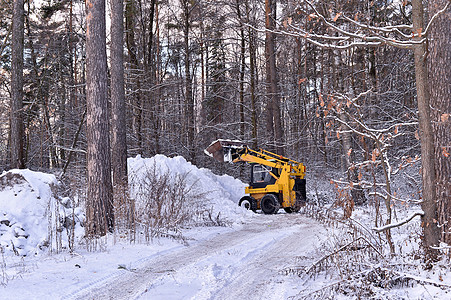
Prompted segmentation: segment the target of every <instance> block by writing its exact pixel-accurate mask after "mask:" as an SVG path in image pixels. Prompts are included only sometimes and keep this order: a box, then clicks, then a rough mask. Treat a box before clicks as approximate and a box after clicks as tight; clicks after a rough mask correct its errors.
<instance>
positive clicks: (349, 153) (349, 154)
mask: <svg viewBox="0 0 451 300" xmlns="http://www.w3.org/2000/svg"><path fill="white" fill-rule="evenodd" d="M351 153H352V148H350V149H349V150H348V156H351Z"/></svg>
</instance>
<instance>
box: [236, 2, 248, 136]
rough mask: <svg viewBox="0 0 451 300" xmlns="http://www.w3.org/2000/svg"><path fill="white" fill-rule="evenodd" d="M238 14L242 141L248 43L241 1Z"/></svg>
mask: <svg viewBox="0 0 451 300" xmlns="http://www.w3.org/2000/svg"><path fill="white" fill-rule="evenodd" d="M236 12H237V16H238V21H239V22H240V39H241V44H240V62H239V65H240V83H239V84H240V88H239V93H240V104H239V105H240V137H241V139H244V130H245V126H244V105H245V103H244V70H245V68H246V57H245V54H246V53H245V51H246V42H245V36H244V24H243V20H242V18H241V10H240V1H239V0H236Z"/></svg>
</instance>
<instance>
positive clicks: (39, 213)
mask: <svg viewBox="0 0 451 300" xmlns="http://www.w3.org/2000/svg"><path fill="white" fill-rule="evenodd" d="M58 184H59V183H58V181H57V180H56V177H55V176H54V175H51V174H45V173H41V172H33V171H30V170H27V169H25V170H18V169H14V170H10V171H8V172H3V174H2V175H0V246H1V247H2V248H3V249H5V250H6V252H10V253H15V254H17V255H31V254H37V253H39V252H41V251H42V250H44V249H46V248H48V247H50V248H51V249H53V248H56V249H57V248H62V247H67V244H68V238H67V232H66V230H65V228H63V224H64V222H67V220H68V219H67V217H68V216H70V215H71V214H72V209H71V208H69V206H70V201H69V199H68V198H59V197H57V196H56V195H55V194H54V192H53V190H54V188H56V187H57V186H58ZM63 204H64V205H65V206H66V207H65V206H64V205H63ZM75 215H76V216H77V217H78V219H80V218H82V212H81V210H80V209H76V210H75ZM77 225H78V226H76V232H75V235H76V236H80V235H82V234H83V229H82V228H81V226H80V225H79V222H78V224H77Z"/></svg>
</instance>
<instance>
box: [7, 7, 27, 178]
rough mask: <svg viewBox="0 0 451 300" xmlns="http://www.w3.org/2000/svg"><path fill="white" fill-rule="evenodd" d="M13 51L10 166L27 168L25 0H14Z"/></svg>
mask: <svg viewBox="0 0 451 300" xmlns="http://www.w3.org/2000/svg"><path fill="white" fill-rule="evenodd" d="M12 22H13V24H12V44H11V47H12V51H11V52H12V53H11V108H10V130H11V132H10V139H11V140H10V147H11V157H10V167H11V168H19V169H21V168H25V162H24V152H23V151H24V149H23V147H24V146H23V143H24V142H23V131H24V130H23V103H22V101H23V48H24V2H23V0H14V4H13V20H12Z"/></svg>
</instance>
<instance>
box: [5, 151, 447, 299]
mask: <svg viewBox="0 0 451 300" xmlns="http://www.w3.org/2000/svg"><path fill="white" fill-rule="evenodd" d="M128 162H129V168H130V169H129V173H130V185H131V191H132V194H133V195H134V198H135V199H136V210H137V211H141V212H150V213H152V215H153V216H159V218H160V219H161V220H165V215H164V214H163V213H161V212H160V214H156V213H155V211H153V210H149V207H148V204H149V202H148V200H149V198H152V195H151V193H152V191H151V190H148V189H146V186H147V185H145V184H143V182H146V180H150V179H149V178H161V177H165V176H167V178H165V179H164V180H166V181H165V183H166V184H167V187H168V190H165V191H164V193H169V195H173V196H174V195H175V196H177V195H179V194H177V193H176V191H172V190H170V189H169V188H170V187H171V186H177V187H178V189H179V190H180V189H181V190H182V191H183V192H184V194H185V195H186V196H187V197H185V198H181V199H182V200H183V201H184V202H183V203H178V205H179V206H178V207H179V212H178V215H177V216H178V217H179V218H180V219H182V220H183V222H181V223H178V224H176V225H174V226H171V227H169V228H168V227H165V226H163V225H161V224H159V223H158V222H156V221H155V220H153V219H151V218H146V216H145V215H139V214H138V225H137V227H136V234H135V235H134V242H130V240H131V236H130V232H129V231H128V232H127V231H124V232H115V233H113V234H111V235H109V236H107V237H105V238H102V239H100V240H97V241H86V240H85V239H84V238H83V234H84V230H83V227H82V225H83V221H84V214H83V209H82V207H81V203H79V201H78V200H79V199H77V198H76V197H74V196H71V195H70V193H68V192H67V191H65V190H64V188H63V187H62V186H61V184H60V183H58V181H57V180H56V177H55V176H53V175H50V174H44V173H39V172H32V171H29V170H20V171H19V170H12V171H10V172H5V173H3V174H2V175H1V176H0V247H1V249H0V250H1V253H0V284H1V286H0V298H1V299H43V298H44V297H50V298H51V299H450V298H451V270H450V262H449V260H448V259H443V260H442V261H440V262H438V263H436V264H435V265H434V266H433V267H432V268H430V269H425V265H424V264H423V263H422V261H421V249H420V247H419V242H420V233H421V230H420V223H419V222H420V221H419V218H418V217H417V218H415V219H414V220H412V221H411V222H409V223H408V224H406V225H404V226H402V227H400V228H396V229H393V230H392V235H393V240H394V244H395V250H396V252H395V253H396V254H395V255H390V253H389V247H388V245H387V244H386V242H385V236H384V235H383V234H381V235H380V236H379V235H378V234H376V233H374V232H373V231H372V230H371V228H372V227H373V224H374V215H375V212H374V208H373V207H372V205H371V204H370V203H369V204H367V205H364V206H360V207H355V208H354V212H353V214H352V216H351V218H349V219H344V218H343V212H342V209H341V208H340V207H336V206H333V205H332V204H333V203H334V201H335V198H336V192H335V191H334V188H333V185H331V184H330V183H329V181H330V179H331V178H328V176H326V175H325V174H326V173H325V172H316V173H310V174H309V175H308V177H307V182H308V197H309V200H310V202H309V204H308V205H307V206H306V207H304V208H303V209H302V211H301V213H299V214H286V213H284V212H282V211H280V212H279V213H278V214H277V215H263V214H260V213H257V214H254V213H252V212H249V211H245V210H243V209H241V208H239V207H238V206H237V202H238V200H239V199H240V197H241V196H242V195H243V192H244V186H245V185H244V184H243V183H242V182H241V181H239V180H237V179H234V178H232V177H230V176H226V175H224V176H218V175H215V174H213V173H212V172H211V171H209V170H207V169H198V168H197V167H195V166H193V165H192V164H190V163H189V162H187V161H186V160H185V159H183V158H182V157H175V158H167V157H165V156H162V155H158V156H155V157H153V158H150V159H143V158H141V157H139V156H138V157H136V158H130V159H129V161H128ZM169 174H170V175H169ZM148 183H149V184H152V183H154V182H148ZM401 190H402V189H401ZM149 193H150V194H149ZM171 193H174V194H171ZM163 205H164V204H163ZM418 209H419V207H416V206H415V205H411V206H409V205H404V206H400V207H396V210H395V211H396V216H395V220H394V222H396V221H399V220H402V219H403V218H405V217H407V216H409V215H411V213H412V212H415V211H417V210H418ZM139 221H141V222H142V224H141V225H140V224H139ZM145 222H153V223H152V225H153V228H154V229H155V228H156V230H154V231H152V230H150V231H149V227H148V226H145V224H144V223H145ZM143 224H144V225H143ZM146 224H148V223H146ZM70 248H72V249H73V250H72V251H70V250H69V249H70Z"/></svg>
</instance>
